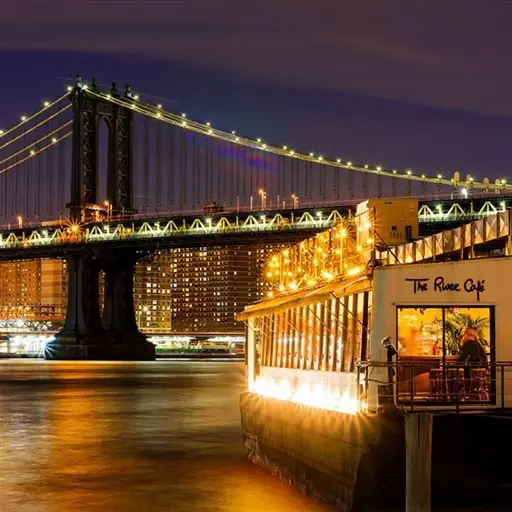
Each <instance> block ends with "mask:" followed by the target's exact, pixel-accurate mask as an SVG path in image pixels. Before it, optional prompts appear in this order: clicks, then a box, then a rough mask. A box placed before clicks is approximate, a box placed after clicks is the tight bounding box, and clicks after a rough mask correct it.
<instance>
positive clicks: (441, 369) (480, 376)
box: [397, 306, 494, 403]
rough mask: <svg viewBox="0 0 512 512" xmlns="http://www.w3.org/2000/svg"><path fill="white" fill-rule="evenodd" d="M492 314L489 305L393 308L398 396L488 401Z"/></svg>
mask: <svg viewBox="0 0 512 512" xmlns="http://www.w3.org/2000/svg"><path fill="white" fill-rule="evenodd" d="M493 315H494V309H493V308H491V307H467V306H464V307H461V306H442V307H398V308H397V348H398V355H399V360H400V361H402V362H404V363H405V364H403V365H400V366H399V368H398V372H397V381H398V387H397V389H398V393H399V398H400V399H404V400H406V401H407V400H429V401H436V402H439V401H443V402H454V401H455V402H457V401H466V402H467V401H476V402H486V403H488V402H489V400H493V398H492V393H493V391H492V378H493V377H492V375H493V371H494V370H493V369H492V367H490V366H489V364H488V363H489V362H491V356H492V355H493V354H494V345H493V344H494V332H493V329H494V327H493V326H494V321H493Z"/></svg>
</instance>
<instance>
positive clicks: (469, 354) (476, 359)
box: [460, 327, 487, 363]
mask: <svg viewBox="0 0 512 512" xmlns="http://www.w3.org/2000/svg"><path fill="white" fill-rule="evenodd" d="M460 355H461V356H462V359H463V360H464V361H466V362H468V363H487V354H486V353H485V349H484V347H483V345H482V343H481V342H480V339H479V336H478V332H477V330H476V329H473V328H471V327H468V328H467V329H466V330H465V331H464V335H463V336H462V340H461V347H460Z"/></svg>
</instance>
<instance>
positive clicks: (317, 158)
mask: <svg viewBox="0 0 512 512" xmlns="http://www.w3.org/2000/svg"><path fill="white" fill-rule="evenodd" d="M83 87H85V88H86V89H87V88H88V86H87V84H84V85H83ZM72 90H73V88H68V91H69V92H71V91H72ZM88 92H90V93H91V94H92V95H95V96H97V97H98V98H104V99H107V100H108V101H110V102H112V103H114V104H116V105H118V106H121V107H125V108H131V109H132V110H134V111H136V112H138V113H141V114H143V115H146V116H148V117H151V118H153V119H156V120H159V121H162V122H166V123H168V124H172V125H174V126H179V127H182V128H184V129H187V130H190V131H194V132H196V133H200V134H202V135H207V136H210V137H214V138H217V139H219V140H222V141H224V142H228V143H231V144H240V145H242V146H245V147H248V148H252V149H259V150H261V151H266V152H269V153H272V154H274V155H278V156H284V157H288V158H295V159H298V160H302V161H305V162H311V163H316V164H320V165H325V166H328V167H334V168H338V169H344V170H349V171H356V172H361V173H367V174H372V175H376V176H379V175H380V176H385V177H390V178H398V179H404V180H411V181H417V182H427V183H433V184H436V185H445V186H451V187H455V188H457V187H461V188H462V189H463V190H464V191H466V193H467V191H468V190H469V189H471V188H477V189H483V190H487V189H493V190H496V191H498V192H499V191H505V190H512V184H508V183H507V180H505V179H499V178H496V180H495V181H494V183H492V182H490V181H489V180H488V178H484V180H483V181H478V180H475V179H474V178H473V177H472V176H469V175H468V176H467V178H466V180H460V179H458V178H457V177H458V175H459V174H458V173H456V174H454V178H451V179H448V178H444V177H443V175H442V174H437V175H436V176H435V177H432V176H427V175H425V174H421V175H416V174H414V173H413V171H412V170H410V169H408V170H406V171H405V172H399V171H397V170H396V169H391V170H390V169H384V168H382V167H381V166H375V167H372V166H370V165H367V164H356V163H353V162H352V161H350V160H342V159H341V158H334V159H333V158H326V157H324V156H322V155H318V154H316V153H314V152H310V153H307V152H301V151H297V150H294V149H292V148H290V147H289V146H286V145H285V146H282V147H280V146H276V145H273V144H268V143H266V142H264V141H263V140H262V139H261V138H257V139H251V138H248V137H243V136H240V135H238V134H237V133H236V131H235V130H233V131H232V132H231V133H229V132H226V131H223V130H219V129H215V128H213V127H212V126H211V123H210V122H206V123H201V122H198V121H194V120H191V119H189V118H188V117H187V115H186V114H185V113H182V114H181V115H180V114H175V113H172V112H167V111H165V110H164V109H163V106H162V105H161V104H158V105H156V106H154V105H151V104H149V103H146V102H144V101H141V100H140V97H139V96H138V95H133V96H131V97H128V98H120V97H116V96H114V95H111V94H108V93H103V92H99V91H95V90H92V89H90V88H89V89H88Z"/></svg>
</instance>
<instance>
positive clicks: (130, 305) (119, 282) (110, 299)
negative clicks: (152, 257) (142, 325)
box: [103, 251, 155, 360]
mask: <svg viewBox="0 0 512 512" xmlns="http://www.w3.org/2000/svg"><path fill="white" fill-rule="evenodd" d="M113 256H114V257H113V258H111V259H109V260H108V261H106V262H105V264H104V267H103V269H104V271H105V308H104V310H103V326H104V328H105V331H106V333H107V335H108V336H109V337H110V338H112V339H113V340H114V341H115V343H116V346H118V347H119V350H120V351H121V353H122V354H123V359H137V360H153V359H154V358H155V346H154V345H153V344H152V343H149V342H148V341H147V339H146V336H145V335H144V334H142V333H141V332H140V331H139V327H138V326H137V321H136V318H135V306H134V301H133V275H134V272H135V263H136V261H137V255H136V254H134V253H133V252H132V253H130V252H121V251H118V252H113Z"/></svg>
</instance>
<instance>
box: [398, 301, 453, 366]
mask: <svg viewBox="0 0 512 512" xmlns="http://www.w3.org/2000/svg"><path fill="white" fill-rule="evenodd" d="M442 326H443V310H442V308H398V353H399V355H400V356H426V355H434V356H435V355H441V353H442V345H443V329H442Z"/></svg>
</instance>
